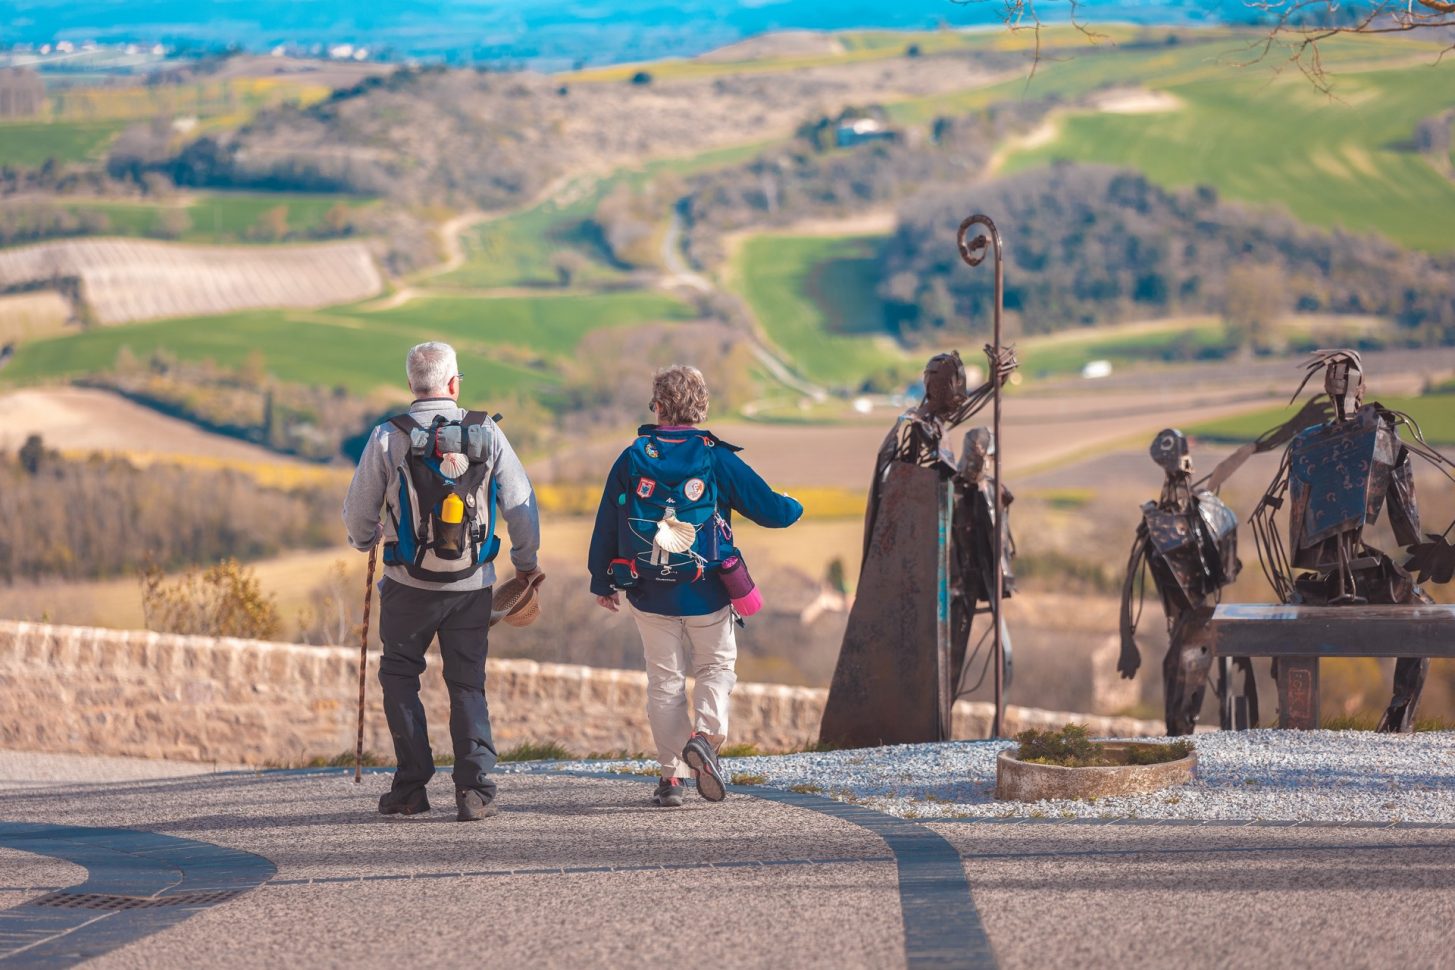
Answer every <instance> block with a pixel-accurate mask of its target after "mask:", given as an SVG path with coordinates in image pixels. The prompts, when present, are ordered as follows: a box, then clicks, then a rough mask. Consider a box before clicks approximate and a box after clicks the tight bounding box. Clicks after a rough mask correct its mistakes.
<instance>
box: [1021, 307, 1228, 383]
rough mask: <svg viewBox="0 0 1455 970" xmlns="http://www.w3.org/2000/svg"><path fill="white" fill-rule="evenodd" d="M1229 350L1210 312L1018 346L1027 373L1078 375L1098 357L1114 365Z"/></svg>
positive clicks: (1023, 369)
mask: <svg viewBox="0 0 1455 970" xmlns="http://www.w3.org/2000/svg"><path fill="white" fill-rule="evenodd" d="M1226 349H1228V343H1227V336H1226V332H1225V330H1224V328H1223V325H1222V324H1221V323H1220V322H1219V321H1217V320H1214V319H1212V318H1210V317H1194V318H1191V319H1189V320H1186V321H1178V322H1169V323H1167V324H1166V325H1165V326H1157V327H1140V326H1138V327H1136V328H1135V329H1129V330H1125V331H1123V332H1117V331H1116V330H1115V329H1113V330H1112V332H1109V333H1098V332H1096V331H1091V332H1088V333H1084V334H1082V333H1061V334H1056V335H1053V336H1050V337H1039V338H1031V339H1029V340H1025V341H1022V342H1021V343H1020V345H1019V353H1020V361H1021V373H1022V374H1024V375H1025V376H1026V377H1031V378H1036V377H1054V376H1060V375H1065V374H1076V373H1079V372H1080V371H1081V368H1083V367H1084V366H1086V364H1087V363H1088V362H1090V361H1093V360H1105V361H1109V362H1110V363H1111V364H1113V365H1120V364H1132V363H1142V362H1147V361H1164V360H1191V359H1195V358H1197V357H1199V356H1200V355H1203V354H1205V353H1209V352H1219V351H1223V350H1226Z"/></svg>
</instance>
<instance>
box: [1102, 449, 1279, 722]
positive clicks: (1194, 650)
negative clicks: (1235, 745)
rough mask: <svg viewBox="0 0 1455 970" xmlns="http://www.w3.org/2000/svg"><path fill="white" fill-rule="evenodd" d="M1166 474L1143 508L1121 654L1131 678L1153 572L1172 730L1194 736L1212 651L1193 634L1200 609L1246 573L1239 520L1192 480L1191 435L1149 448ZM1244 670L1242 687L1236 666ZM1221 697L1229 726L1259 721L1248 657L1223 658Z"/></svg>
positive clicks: (1126, 587) (1125, 600) (1121, 665)
mask: <svg viewBox="0 0 1455 970" xmlns="http://www.w3.org/2000/svg"><path fill="white" fill-rule="evenodd" d="M1149 450H1150V451H1151V454H1152V460H1153V461H1154V462H1156V463H1157V464H1158V465H1159V466H1160V467H1161V468H1162V470H1163V472H1164V473H1165V478H1164V480H1163V482H1162V495H1161V497H1159V498H1158V499H1157V500H1156V501H1155V502H1147V503H1145V504H1144V505H1143V506H1142V521H1141V523H1139V524H1138V526H1137V535H1136V538H1135V539H1134V540H1133V541H1132V555H1131V559H1130V560H1129V561H1128V563H1127V576H1126V580H1125V581H1124V582H1123V584H1122V602H1121V640H1122V650H1121V657H1120V658H1119V659H1118V660H1117V671H1118V672H1120V673H1121V675H1122V676H1123V677H1126V678H1128V679H1130V678H1132V677H1135V676H1136V674H1137V668H1138V667H1140V666H1141V665H1142V655H1141V651H1140V650H1139V649H1138V647H1137V624H1138V623H1139V622H1140V620H1141V613H1142V604H1143V602H1144V597H1145V595H1146V583H1147V573H1149V572H1150V573H1151V574H1152V583H1153V585H1154V586H1156V588H1157V595H1158V596H1159V597H1160V598H1161V600H1162V613H1163V615H1164V616H1165V617H1166V619H1167V635H1168V646H1167V656H1166V658H1165V659H1164V660H1163V662H1162V682H1163V697H1164V699H1165V702H1166V716H1167V733H1168V734H1170V735H1179V734H1191V733H1192V730H1193V728H1195V727H1196V726H1197V718H1198V715H1199V713H1200V712H1201V711H1202V702H1203V698H1204V696H1205V695H1206V692H1207V681H1208V675H1209V673H1210V669H1211V667H1212V659H1213V658H1212V656H1211V655H1210V654H1209V653H1208V651H1206V650H1204V649H1202V648H1201V646H1200V645H1199V644H1197V643H1195V642H1190V641H1189V639H1188V637H1187V636H1186V635H1185V634H1186V633H1187V625H1188V618H1189V617H1190V616H1191V614H1192V612H1193V611H1194V610H1197V609H1199V608H1201V607H1207V606H1212V605H1215V604H1216V603H1217V601H1218V598H1219V595H1220V594H1221V592H1222V589H1223V587H1225V586H1227V585H1229V584H1230V583H1232V582H1233V581H1234V580H1235V579H1237V578H1238V571H1239V570H1240V569H1241V568H1242V562H1240V561H1239V559H1238V518H1237V516H1236V515H1234V514H1233V511H1232V510H1231V509H1229V508H1228V507H1227V506H1226V505H1224V504H1223V501H1222V500H1221V499H1220V498H1218V497H1217V495H1216V494H1214V493H1213V492H1212V491H1210V490H1208V489H1207V488H1205V487H1203V483H1202V482H1194V481H1193V478H1192V474H1193V472H1192V456H1191V455H1190V454H1189V453H1188V449H1187V437H1186V436H1185V435H1183V433H1182V432H1181V431H1178V430H1177V429H1176V428H1167V429H1166V430H1164V431H1161V432H1158V434H1157V437H1155V438H1153V439H1152V447H1151V448H1150V449H1149ZM1234 664H1236V666H1237V668H1238V670H1239V671H1240V672H1241V674H1242V688H1241V690H1240V691H1236V692H1235V691H1234V687H1233V677H1232V670H1231V668H1232V666H1234ZM1216 690H1217V695H1218V698H1219V699H1220V701H1221V705H1220V707H1221V711H1222V717H1221V721H1222V727H1223V729H1224V730H1227V729H1229V728H1246V727H1248V726H1249V725H1255V726H1256V725H1257V723H1258V686H1257V682H1256V681H1255V680H1254V678H1253V664H1252V662H1251V661H1249V660H1248V659H1247V658H1237V659H1236V660H1230V659H1229V658H1218V683H1217V688H1216Z"/></svg>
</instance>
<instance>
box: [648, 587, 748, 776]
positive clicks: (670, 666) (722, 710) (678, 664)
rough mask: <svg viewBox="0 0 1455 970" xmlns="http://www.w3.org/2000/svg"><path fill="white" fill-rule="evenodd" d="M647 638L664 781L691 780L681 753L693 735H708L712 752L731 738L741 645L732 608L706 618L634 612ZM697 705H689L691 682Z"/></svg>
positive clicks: (652, 715) (651, 713)
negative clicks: (729, 730)
mask: <svg viewBox="0 0 1455 970" xmlns="http://www.w3.org/2000/svg"><path fill="white" fill-rule="evenodd" d="M632 616H633V617H634V618H635V619H636V621H637V629H638V630H640V631H641V634H642V654H643V655H644V656H645V657H646V661H647V720H648V721H649V722H650V723H651V725H652V740H653V741H654V742H655V743H656V745H657V760H658V761H659V762H661V764H662V777H664V778H666V777H676V778H686V777H688V776H689V775H691V773H692V769H690V768H688V767H687V763H686V762H684V761H683V760H682V748H683V746H684V745H686V744H687V739H688V738H690V737H691V736H692V732H693V731H701V732H702V733H703V734H705V735H707V737H708V740H710V741H711V742H712V744H713V747H718V746H720V745H721V744H722V742H723V739H724V738H725V737H727V727H728V706H729V704H730V697H731V695H732V692H733V685H734V684H736V683H737V682H738V675H737V674H736V673H734V672H733V664H734V663H735V662H736V661H737V659H738V642H737V640H736V638H735V637H734V636H733V611H732V607H730V606H727V607H723V608H722V609H721V610H719V611H718V612H716V613H709V614H708V615H706V616H662V615H661V614H658V613H645V612H643V611H641V610H639V609H637V608H636V607H632ZM689 674H690V675H691V676H692V678H693V679H694V681H695V683H694V684H693V687H692V704H691V708H690V710H689V707H688V703H687V677H688V675H689Z"/></svg>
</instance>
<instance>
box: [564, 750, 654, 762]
mask: <svg viewBox="0 0 1455 970" xmlns="http://www.w3.org/2000/svg"><path fill="white" fill-rule="evenodd" d="M649 757H651V756H650V755H648V754H647V753H646V752H645V751H628V750H627V749H626V748H617V749H616V750H615V751H591V752H588V753H587V754H586V756H585V757H584V758H582V759H581V760H582V761H646V760H647V759H648V758H649Z"/></svg>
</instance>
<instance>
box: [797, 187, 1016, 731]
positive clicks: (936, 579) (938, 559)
mask: <svg viewBox="0 0 1455 970" xmlns="http://www.w3.org/2000/svg"><path fill="white" fill-rule="evenodd" d="M977 225H978V226H981V227H984V228H985V231H986V233H987V234H986V235H984V236H978V237H976V238H974V239H970V238H968V233H969V231H970V230H971V229H972V228H973V227H975V226H977ZM992 243H993V245H994V248H995V253H996V274H995V297H996V307H997V309H996V312H995V319H994V339H993V343H991V344H988V345H986V347H985V354H986V360H987V366H988V372H989V377H988V379H987V380H986V382H985V383H984V384H982V385H981V386H979V387H977V388H975V389H974V390H967V388H966V378H965V366H964V364H963V362H962V361H961V360H960V355H959V353H958V352H952V353H948V354H937V355H935V356H934V357H932V358H931V359H930V361H929V363H928V364H926V365H925V372H924V388H925V390H924V398H923V399H922V400H921V401H920V403H919V404H917V405H916V406H914V407H912V408H910V409H909V410H907V411H905V412H904V414H902V415H900V417H899V419H898V420H897V421H895V424H894V427H893V428H892V429H891V430H890V432H889V434H888V435H887V436H886V437H885V439H884V443H883V444H882V445H881V446H880V448H879V454H878V456H877V458H876V461H875V464H874V477H873V479H872V480H871V482H870V486H869V503H868V508H867V509H866V511H865V517H864V559H863V566H862V568H861V570H860V575H859V587H858V588H859V592H858V595H857V597H856V598H855V600H854V606H853V608H852V610H851V611H850V613H849V622H848V627H847V629H846V630H845V632H844V642H843V645H842V647H841V648H840V651H839V660H838V664H837V666H836V667H835V669H834V678H833V683H832V686H831V687H830V689H829V696H828V700H827V702H826V704H825V706H824V715H823V721H822V724H821V726H820V729H819V737H820V740H822V741H823V742H824V743H826V744H831V745H834V746H836V747H864V746H869V745H876V744H903V743H911V742H921V741H943V740H948V739H949V737H950V732H951V707H952V704H953V701H954V694H955V688H956V687H957V686H958V684H959V679H960V678H959V675H960V670H959V669H958V668H957V667H955V666H954V656H955V652H956V648H955V647H954V644H960V643H967V642H968V638H969V619H970V617H971V615H972V612H973V607H972V610H971V611H965V612H963V619H962V622H963V637H962V636H960V632H959V631H960V627H959V625H957V623H956V622H955V619H954V615H955V614H956V612H957V610H956V607H955V606H954V604H953V600H954V597H953V595H952V589H953V588H955V587H956V585H957V583H958V582H959V578H958V572H959V566H958V565H957V564H956V559H955V557H954V556H953V555H952V552H953V546H954V536H955V535H956V534H958V533H957V529H958V524H957V523H956V522H955V519H954V516H955V501H954V488H953V485H952V479H953V478H954V476H955V475H956V473H957V472H958V471H959V466H958V464H957V463H956V461H955V456H954V454H953V452H952V451H951V450H950V449H949V448H948V447H946V445H945V440H944V439H945V433H946V432H947V431H949V430H950V429H952V428H954V427H955V426H957V425H959V424H961V423H962V422H964V421H966V420H967V419H969V418H970V417H971V416H972V415H974V414H976V413H977V412H979V411H980V410H981V409H983V408H984V407H985V405H986V404H987V403H991V402H994V405H995V407H994V414H995V417H994V426H995V432H994V434H995V440H999V434H998V432H999V428H1000V388H1001V386H1002V385H1003V384H1004V382H1005V381H1006V379H1007V378H1008V377H1009V376H1010V374H1011V373H1012V372H1013V371H1014V370H1015V368H1016V366H1017V362H1016V356H1015V350H1014V348H1006V347H1002V346H1001V318H1000V311H999V305H1000V301H1001V293H1002V290H1003V266H1002V261H1001V243H1000V237H999V234H998V233H997V232H996V231H995V226H994V224H993V223H992V222H991V221H990V220H989V219H988V218H986V217H985V216H972V217H971V218H969V219H967V220H965V222H964V223H963V224H962V225H961V227H960V234H959V237H958V245H959V247H960V252H961V255H962V257H963V258H964V259H965V260H966V262H968V263H970V265H972V266H973V265H976V264H978V263H979V262H980V261H981V260H983V259H984V253H985V250H986V249H987V248H988V247H989V246H990V245H991V244H992ZM993 460H994V474H993V479H994V481H996V482H999V481H1000V480H1001V478H1000V454H999V449H995V451H994V459H993ZM989 495H990V500H989V504H990V507H991V509H992V510H993V512H994V515H993V517H992V521H993V523H994V526H993V529H992V534H991V537H990V538H991V543H990V548H991V558H990V562H992V563H998V562H1002V561H1003V560H1004V557H1005V549H1006V543H1005V539H1004V519H1005V516H1004V514H1003V511H1002V510H1001V508H1000V498H999V494H998V491H997V490H995V489H992V490H990V492H989ZM991 572H992V573H993V575H991V576H988V577H986V578H987V579H988V585H989V586H990V587H993V591H992V595H993V599H990V600H989V602H990V604H991V610H992V612H993V614H994V622H993V625H992V630H993V632H994V635H995V651H994V655H993V660H992V662H993V663H994V664H995V668H996V669H995V675H996V676H995V680H996V717H995V721H994V725H993V731H994V733H995V734H996V735H999V734H1000V733H1001V712H1002V702H1003V688H1004V678H1003V663H1004V657H1005V640H1004V637H1003V632H1002V631H1003V623H1002V621H1001V612H1000V608H1001V599H1002V598H1003V592H1004V579H1003V576H1002V571H1001V570H999V569H994V570H992V571H991ZM931 591H933V595H932V596H931V595H929V594H930V592H931ZM960 609H961V610H963V600H962V605H961V607H960ZM959 656H961V657H963V656H964V648H963V647H961V648H960V649H959Z"/></svg>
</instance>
